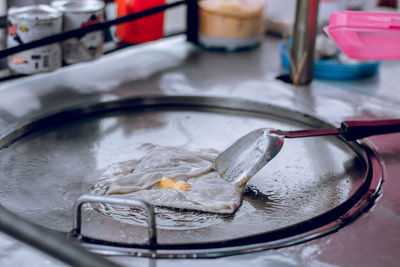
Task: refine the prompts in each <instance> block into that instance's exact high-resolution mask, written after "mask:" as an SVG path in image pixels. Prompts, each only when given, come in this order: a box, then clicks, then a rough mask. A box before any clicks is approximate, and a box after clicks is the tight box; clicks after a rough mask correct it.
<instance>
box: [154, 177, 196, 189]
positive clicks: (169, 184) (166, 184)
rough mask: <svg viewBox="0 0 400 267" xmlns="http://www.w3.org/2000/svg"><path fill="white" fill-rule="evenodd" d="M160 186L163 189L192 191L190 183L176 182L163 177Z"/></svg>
mask: <svg viewBox="0 0 400 267" xmlns="http://www.w3.org/2000/svg"><path fill="white" fill-rule="evenodd" d="M158 184H159V186H160V187H163V188H170V189H174V190H177V189H179V190H184V191H190V185H189V184H188V183H186V182H185V181H178V182H175V181H174V180H172V179H169V178H167V177H162V178H161V180H160V182H159V183H158Z"/></svg>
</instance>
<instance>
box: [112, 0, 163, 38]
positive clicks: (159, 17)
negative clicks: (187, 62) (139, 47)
mask: <svg viewBox="0 0 400 267" xmlns="http://www.w3.org/2000/svg"><path fill="white" fill-rule="evenodd" d="M116 2H117V14H118V16H119V17H121V16H126V15H128V14H131V13H137V12H140V11H143V10H146V9H150V8H153V7H156V6H161V5H163V4H164V3H165V0H116ZM163 24H164V12H161V13H157V14H155V15H151V16H148V17H145V18H141V19H138V20H135V21H132V22H127V23H123V24H120V25H118V26H117V31H116V35H117V37H118V38H119V39H120V40H121V41H124V42H128V43H144V42H148V41H154V40H157V39H160V38H162V36H163Z"/></svg>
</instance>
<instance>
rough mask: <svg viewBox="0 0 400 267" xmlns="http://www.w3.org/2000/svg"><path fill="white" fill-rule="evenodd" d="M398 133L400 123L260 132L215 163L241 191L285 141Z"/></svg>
mask: <svg viewBox="0 0 400 267" xmlns="http://www.w3.org/2000/svg"><path fill="white" fill-rule="evenodd" d="M395 132H400V120H375V121H344V122H342V124H341V127H340V128H323V129H311V130H301V131H281V130H272V129H268V128H262V129H257V130H254V131H252V132H250V133H248V134H247V135H245V136H243V137H242V138H240V139H239V140H238V141H236V142H235V143H234V144H232V145H231V146H230V147H228V148H227V149H226V150H225V151H223V152H222V153H221V154H219V155H218V157H217V158H216V159H215V161H214V168H215V170H216V171H217V173H218V174H219V175H220V176H221V177H222V178H223V179H224V180H226V181H228V182H230V183H232V184H234V185H236V186H238V187H240V186H242V185H244V184H246V182H247V181H248V180H249V179H250V178H251V177H252V176H253V175H255V174H256V173H257V172H258V171H259V170H260V169H261V168H263V167H264V166H265V164H267V163H268V162H269V161H270V160H271V159H273V158H274V157H275V156H276V155H277V154H278V153H279V151H280V150H281V148H282V145H283V140H284V138H298V137H309V136H322V135H342V136H343V137H344V138H345V139H346V140H348V141H353V140H357V139H361V138H364V137H367V136H372V135H380V134H388V133H395Z"/></svg>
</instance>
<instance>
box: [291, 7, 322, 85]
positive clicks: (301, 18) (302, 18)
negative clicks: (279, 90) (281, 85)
mask: <svg viewBox="0 0 400 267" xmlns="http://www.w3.org/2000/svg"><path fill="white" fill-rule="evenodd" d="M318 6H319V0H297V6H296V20H295V25H294V30H293V47H292V53H293V57H292V58H293V62H291V64H293V65H294V68H292V71H291V73H290V75H291V78H292V81H293V83H294V84H295V85H306V84H309V83H310V82H311V81H312V77H313V66H314V43H315V34H316V29H317V21H318V20H317V19H318Z"/></svg>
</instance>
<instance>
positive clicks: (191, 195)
mask: <svg viewBox="0 0 400 267" xmlns="http://www.w3.org/2000/svg"><path fill="white" fill-rule="evenodd" d="M216 156H217V152H216V151H211V150H208V151H200V152H193V151H188V150H185V149H183V148H177V147H157V146H152V147H150V148H149V151H148V153H147V154H146V156H145V157H143V158H142V159H141V160H140V161H125V162H119V163H115V164H113V165H111V166H109V167H107V168H105V170H104V171H103V172H102V174H101V175H100V178H99V179H96V185H95V187H99V186H102V187H104V186H105V188H106V192H105V194H107V195H119V196H124V197H129V198H134V199H140V200H143V201H145V202H147V203H149V204H151V205H155V206H162V207H170V208H177V209H188V210H198V211H204V212H213V213H223V214H230V213H233V212H235V210H236V209H237V208H238V207H239V206H240V203H241V200H242V192H243V189H242V188H238V187H236V186H234V185H231V184H229V183H227V182H225V181H224V180H223V179H222V178H221V177H219V176H218V174H217V173H216V172H215V171H214V169H213V160H214V158H215V157H216ZM162 177H167V178H168V179H172V180H173V181H175V182H178V181H184V182H186V183H187V184H189V186H190V191H185V190H180V189H171V188H165V187H161V186H160V183H159V182H160V180H161V179H162Z"/></svg>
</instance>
